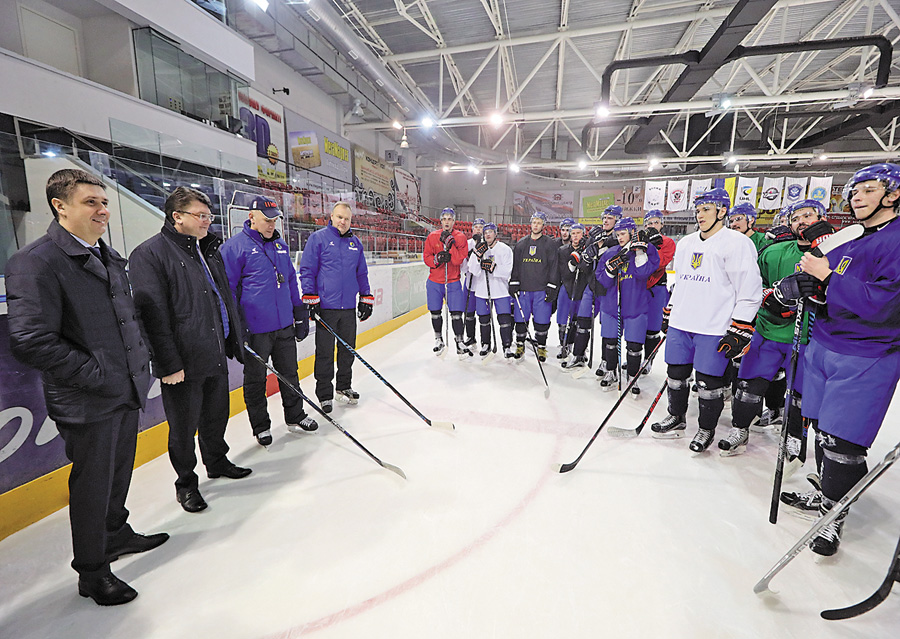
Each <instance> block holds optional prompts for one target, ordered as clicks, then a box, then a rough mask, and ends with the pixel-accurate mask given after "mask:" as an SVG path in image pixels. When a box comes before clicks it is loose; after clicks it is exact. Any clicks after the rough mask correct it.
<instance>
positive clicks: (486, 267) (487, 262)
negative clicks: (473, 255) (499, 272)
mask: <svg viewBox="0 0 900 639" xmlns="http://www.w3.org/2000/svg"><path fill="white" fill-rule="evenodd" d="M495 268H497V264H496V263H495V262H494V258H493V257H487V258H485V259H483V260H481V270H482V271H487V272H488V273H493V272H494V269H495Z"/></svg>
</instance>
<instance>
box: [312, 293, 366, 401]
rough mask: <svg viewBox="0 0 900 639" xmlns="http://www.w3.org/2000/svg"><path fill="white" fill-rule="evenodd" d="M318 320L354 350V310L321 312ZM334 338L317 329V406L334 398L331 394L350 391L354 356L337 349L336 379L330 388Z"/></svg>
mask: <svg viewBox="0 0 900 639" xmlns="http://www.w3.org/2000/svg"><path fill="white" fill-rule="evenodd" d="M318 314H319V317H321V318H322V319H323V320H325V322H326V323H327V324H328V325H329V326H330V327H331V328H332V330H333V331H334V332H335V333H337V334H338V335H339V336H340V337H341V339H342V340H344V341H345V342H347V343H348V344H350V346H352V347H353V348H356V310H355V309H352V308H348V309H340V310H338V309H320V310H319V311H318ZM334 344H335V339H334V336H333V335H332V334H331V333H329V332H328V330H327V329H326V328H324V327H323V326H317V327H316V363H315V367H314V370H313V374H314V376H315V378H316V397H317V398H318V400H319V402H322V401H324V400H326V399H333V398H334V390H335V388H336V389H337V390H346V389H348V388H350V382H351V380H352V377H353V371H352V370H351V367H352V366H353V353H351V352H350V351H348V350H347V349H346V348H344V347H342V346H340V345H338V349H337V379H336V380H335V386H334V387H332V385H331V380H332V378H334Z"/></svg>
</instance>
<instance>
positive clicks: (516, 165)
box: [509, 162, 522, 173]
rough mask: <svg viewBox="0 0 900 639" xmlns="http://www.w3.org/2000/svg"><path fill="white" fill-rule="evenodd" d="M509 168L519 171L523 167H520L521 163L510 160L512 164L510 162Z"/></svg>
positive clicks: (514, 171)
mask: <svg viewBox="0 0 900 639" xmlns="http://www.w3.org/2000/svg"><path fill="white" fill-rule="evenodd" d="M509 170H510V171H512V172H513V173H518V172H519V171H521V170H522V169H520V168H519V165H518V164H516V163H515V162H510V164H509Z"/></svg>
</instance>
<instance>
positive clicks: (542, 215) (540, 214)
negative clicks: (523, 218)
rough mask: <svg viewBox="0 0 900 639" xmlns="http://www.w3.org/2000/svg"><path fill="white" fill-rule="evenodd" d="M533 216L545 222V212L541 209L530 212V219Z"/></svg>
mask: <svg viewBox="0 0 900 639" xmlns="http://www.w3.org/2000/svg"><path fill="white" fill-rule="evenodd" d="M535 218H537V219H539V220H541V221H543V222H544V224H546V223H547V214H546V213H544V212H543V211H535V212H534V213H532V214H531V219H532V220H533V219H535Z"/></svg>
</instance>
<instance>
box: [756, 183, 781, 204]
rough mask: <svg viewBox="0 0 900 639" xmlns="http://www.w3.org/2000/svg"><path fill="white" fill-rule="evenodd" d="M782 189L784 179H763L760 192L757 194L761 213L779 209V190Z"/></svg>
mask: <svg viewBox="0 0 900 639" xmlns="http://www.w3.org/2000/svg"><path fill="white" fill-rule="evenodd" d="M783 188H784V178H772V177H767V178H763V185H762V191H761V192H760V194H759V206H757V208H758V209H759V210H761V211H774V210H776V209H780V208H781V190H782V189H783Z"/></svg>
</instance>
